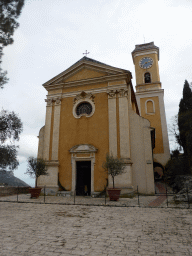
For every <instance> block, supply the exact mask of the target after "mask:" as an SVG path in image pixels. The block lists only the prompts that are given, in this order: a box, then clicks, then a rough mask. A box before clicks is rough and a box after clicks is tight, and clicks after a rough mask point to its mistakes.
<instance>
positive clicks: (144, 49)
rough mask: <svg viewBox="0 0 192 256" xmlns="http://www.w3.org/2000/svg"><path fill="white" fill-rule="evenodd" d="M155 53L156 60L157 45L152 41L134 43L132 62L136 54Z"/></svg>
mask: <svg viewBox="0 0 192 256" xmlns="http://www.w3.org/2000/svg"><path fill="white" fill-rule="evenodd" d="M154 52H156V53H157V56H158V60H159V47H157V46H156V45H154V42H151V43H147V44H136V45H135V49H134V50H133V51H132V58H133V62H134V58H135V57H136V56H138V55H144V54H146V53H154Z"/></svg>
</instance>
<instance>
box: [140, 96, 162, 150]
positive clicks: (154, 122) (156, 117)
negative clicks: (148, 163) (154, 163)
mask: <svg viewBox="0 0 192 256" xmlns="http://www.w3.org/2000/svg"><path fill="white" fill-rule="evenodd" d="M147 100H153V102H154V105H155V113H154V114H147V113H146V107H145V103H146V101H147ZM140 104H141V105H140V106H141V116H142V117H144V118H146V119H148V120H149V121H150V123H151V127H153V128H155V133H156V135H155V148H154V150H153V153H154V154H159V153H164V148H163V137H162V127H161V116H160V108H159V98H158V97H147V98H141V99H140Z"/></svg>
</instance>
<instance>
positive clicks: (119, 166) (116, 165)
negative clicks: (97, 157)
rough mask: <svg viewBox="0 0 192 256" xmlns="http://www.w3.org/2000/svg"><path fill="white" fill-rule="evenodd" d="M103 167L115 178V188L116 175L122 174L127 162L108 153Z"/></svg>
mask: <svg viewBox="0 0 192 256" xmlns="http://www.w3.org/2000/svg"><path fill="white" fill-rule="evenodd" d="M102 167H103V168H104V169H105V171H108V174H110V175H111V177H112V179H113V188H115V184H114V178H115V176H117V175H120V174H122V173H123V172H124V169H125V163H124V161H123V159H121V158H120V159H119V158H118V157H113V156H110V155H109V154H107V155H106V161H105V162H104V163H103V165H102Z"/></svg>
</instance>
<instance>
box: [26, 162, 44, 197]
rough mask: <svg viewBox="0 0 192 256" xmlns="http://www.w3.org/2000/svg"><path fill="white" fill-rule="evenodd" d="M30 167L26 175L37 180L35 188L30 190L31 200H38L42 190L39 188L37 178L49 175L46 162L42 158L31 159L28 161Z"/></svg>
mask: <svg viewBox="0 0 192 256" xmlns="http://www.w3.org/2000/svg"><path fill="white" fill-rule="evenodd" d="M27 162H28V166H27V171H26V173H25V174H28V175H29V176H30V177H32V178H35V188H30V189H29V192H30V193H31V198H38V197H39V196H40V193H41V189H42V188H38V187H37V178H38V177H39V176H41V175H48V172H47V166H46V164H45V161H44V160H43V159H41V158H36V157H29V158H28V159H27Z"/></svg>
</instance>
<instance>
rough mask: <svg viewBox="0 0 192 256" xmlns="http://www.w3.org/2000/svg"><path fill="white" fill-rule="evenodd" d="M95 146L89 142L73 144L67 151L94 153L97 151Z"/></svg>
mask: <svg viewBox="0 0 192 256" xmlns="http://www.w3.org/2000/svg"><path fill="white" fill-rule="evenodd" d="M97 150H98V149H97V148H96V147H94V146H93V145H90V144H80V145H76V146H73V147H72V148H71V149H70V150H69V152H70V153H95V152H97Z"/></svg>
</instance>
